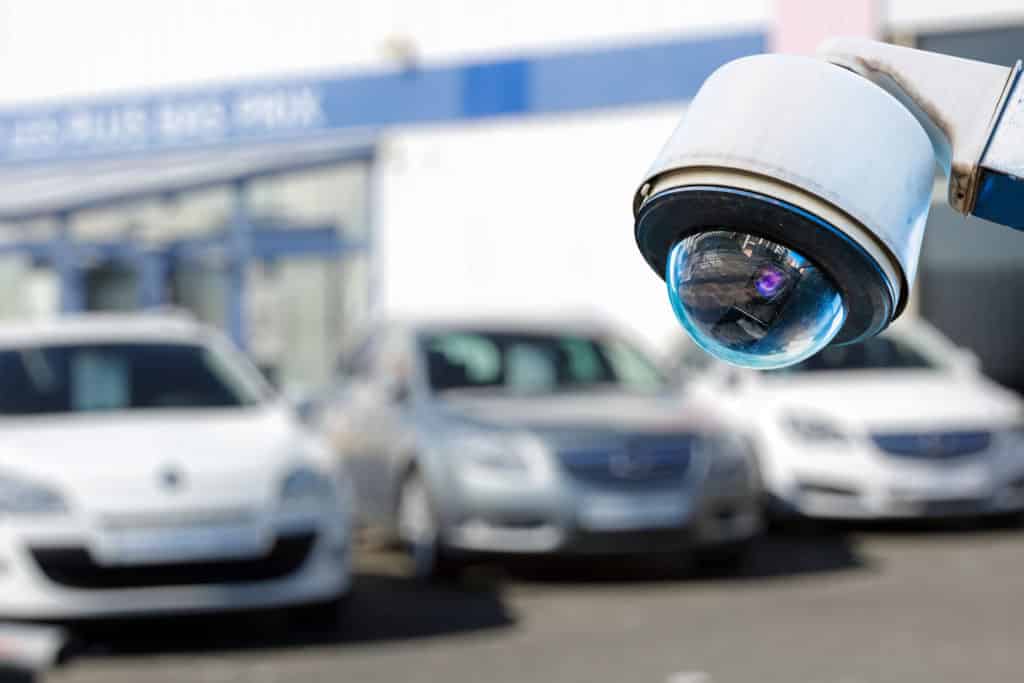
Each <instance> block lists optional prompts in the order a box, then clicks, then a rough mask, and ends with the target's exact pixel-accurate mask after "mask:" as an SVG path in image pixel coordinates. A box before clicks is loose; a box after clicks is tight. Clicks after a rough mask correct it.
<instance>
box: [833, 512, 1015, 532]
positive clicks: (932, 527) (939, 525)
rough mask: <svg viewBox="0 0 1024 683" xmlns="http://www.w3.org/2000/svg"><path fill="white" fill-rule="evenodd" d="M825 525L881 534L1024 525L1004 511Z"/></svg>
mask: <svg viewBox="0 0 1024 683" xmlns="http://www.w3.org/2000/svg"><path fill="white" fill-rule="evenodd" d="M829 528H830V529H832V530H834V531H836V532H839V533H848V532H851V531H855V532H858V533H869V534H881V535H885V534H892V535H915V536H916V535H922V536H925V535H937V536H941V535H959V534H972V535H973V534H1005V533H1007V532H1013V531H1021V530H1022V529H1024V517H1022V516H1021V515H1019V514H1006V515H993V516H988V517H946V518H941V517H938V518H921V519H906V520H877V521H874V520H873V521H861V522H832V523H830V525H829Z"/></svg>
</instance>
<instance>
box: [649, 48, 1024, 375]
mask: <svg viewBox="0 0 1024 683" xmlns="http://www.w3.org/2000/svg"><path fill="white" fill-rule="evenodd" d="M825 56H826V59H816V58H812V57H797V56H785V55H758V56H754V57H747V58H743V59H739V60H736V61H734V62H730V63H728V64H726V65H724V66H722V67H721V68H719V69H718V70H717V71H715V72H714V73H713V74H712V75H711V76H710V77H709V78H708V79H707V81H705V83H704V84H703V86H702V87H701V89H700V91H699V92H698V93H697V95H696V96H695V97H694V99H693V101H692V102H691V103H690V106H689V108H688V111H687V113H686V115H685V116H684V118H683V121H682V122H681V123H680V125H679V127H678V128H677V129H676V131H675V132H674V133H673V135H672V137H671V138H670V139H669V141H668V143H667V144H666V145H665V147H664V149H663V150H662V152H661V154H660V155H659V156H658V158H657V160H656V161H655V163H654V165H653V167H652V168H651V170H650V171H649V173H648V174H647V176H646V178H645V179H644V181H643V182H642V183H641V186H640V189H639V190H638V191H637V193H636V196H635V199H634V215H635V217H636V224H635V235H636V240H637V245H638V246H639V248H640V251H641V253H642V254H643V256H644V258H645V259H646V261H647V262H648V264H650V266H651V267H652V268H653V269H654V270H655V271H656V272H657V273H659V274H661V275H662V276H663V277H664V278H665V280H666V283H667V285H668V292H669V299H670V301H671V304H672V307H673V310H674V311H675V313H676V316H677V317H678V318H679V321H680V322H681V323H682V325H683V327H684V329H685V330H686V331H687V332H688V333H689V334H690V336H691V337H692V338H693V340H694V341H695V342H696V344H697V345H698V346H700V347H701V348H703V349H704V350H705V351H707V352H709V353H711V354H712V355H715V356H717V357H719V358H721V359H723V360H725V361H727V362H730V363H733V364H735V365H740V366H745V367H753V368H777V367H783V366H786V365H791V364H793V363H797V362H799V361H801V360H803V359H805V358H807V357H808V356H811V355H813V354H814V353H816V352H818V351H819V350H821V349H822V348H824V347H825V346H826V345H827V344H829V343H836V344H844V343H851V342H855V341H858V340H861V339H865V338H867V337H870V336H872V335H875V334H877V333H878V332H880V331H882V330H883V329H885V327H886V326H887V325H888V324H889V323H890V322H892V320H893V319H895V318H896V317H897V316H898V315H899V314H900V313H901V312H902V311H903V309H904V308H905V307H906V304H907V299H908V297H909V293H910V287H911V284H912V282H913V280H914V274H915V271H916V269H917V261H918V255H919V253H920V249H921V241H922V239H923V237H924V229H925V222H926V220H927V217H928V208H929V205H930V203H931V196H932V188H933V184H934V175H935V168H936V163H938V165H939V166H940V167H941V168H943V170H944V171H945V173H946V175H947V177H948V178H949V192H948V195H949V202H950V204H951V205H952V206H953V207H954V208H956V209H957V210H959V211H961V212H962V213H965V214H969V213H973V214H975V215H978V216H981V217H984V218H988V219H990V220H994V221H997V222H1001V223H1004V224H1007V225H1013V226H1014V227H1024V180H1022V181H1018V178H1024V86H1020V85H1019V83H1018V80H1019V79H1018V76H1019V72H1020V64H1018V65H1017V67H1016V68H1015V69H1008V68H1005V67H999V66H995V65H991V64H984V63H981V62H973V61H968V60H961V59H956V58H952V57H946V56H940V55H936V54H932V53H927V52H922V51H918V50H911V49H908V48H900V47H895V46H891V45H885V44H881V43H875V42H872V41H862V40H838V41H834V42H832V43H830V44H828V45H827V46H826V49H825Z"/></svg>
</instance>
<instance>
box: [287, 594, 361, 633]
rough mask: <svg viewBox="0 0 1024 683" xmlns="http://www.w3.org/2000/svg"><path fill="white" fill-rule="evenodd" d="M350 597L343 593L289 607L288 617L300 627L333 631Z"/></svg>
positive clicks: (338, 624) (339, 623)
mask: <svg viewBox="0 0 1024 683" xmlns="http://www.w3.org/2000/svg"><path fill="white" fill-rule="evenodd" d="M349 602H350V599H349V594H348V593H345V594H343V595H339V596H337V597H334V598H330V599H328V600H320V601H317V602H310V603H306V604H304V605H297V606H295V607H292V608H289V610H288V619H289V620H290V621H292V622H293V623H294V624H295V625H296V626H298V627H299V628H302V629H308V630H315V631H333V630H335V629H336V628H337V627H338V626H340V625H341V623H342V621H343V619H344V616H345V613H346V611H347V609H348V605H349Z"/></svg>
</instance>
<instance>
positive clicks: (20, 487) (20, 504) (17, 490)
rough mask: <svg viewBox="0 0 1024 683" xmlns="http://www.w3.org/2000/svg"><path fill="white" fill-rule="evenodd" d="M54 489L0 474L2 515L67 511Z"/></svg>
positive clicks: (50, 513)
mask: <svg viewBox="0 0 1024 683" xmlns="http://www.w3.org/2000/svg"><path fill="white" fill-rule="evenodd" d="M67 510H68V508H67V504H66V503H65V502H64V497H63V496H62V495H61V494H60V493H58V492H57V491H55V490H54V489H52V488H50V487H48V486H45V485H43V484H38V483H34V482H29V481H26V480H24V479H21V478H19V477H12V476H9V475H6V474H3V475H0V515H52V514H62V513H65V512H67Z"/></svg>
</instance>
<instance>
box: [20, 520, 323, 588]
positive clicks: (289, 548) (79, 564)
mask: <svg viewBox="0 0 1024 683" xmlns="http://www.w3.org/2000/svg"><path fill="white" fill-rule="evenodd" d="M315 542H316V534H315V533H312V532H306V533H302V534H295V535H288V536H282V537H280V538H279V539H278V540H277V542H276V543H275V544H274V547H273V548H272V549H271V550H270V552H269V553H267V554H266V555H264V556H263V557H258V558H253V559H245V560H223V561H212V562H211V561H204V562H180V563H167V564H147V565H126V566H118V567H105V566H102V565H98V564H96V563H95V562H94V561H93V559H92V556H91V555H90V554H89V551H88V549H86V548H84V547H82V546H61V547H37V548H32V549H31V552H32V557H33V558H34V559H35V561H36V564H38V565H39V568H40V569H41V570H42V572H43V574H45V575H46V577H47V578H48V579H50V581H53V582H54V583H58V584H61V585H63V586H70V587H72V588H97V589H102V588H142V587H152V586H187V585H197V584H218V583H246V582H250V581H269V580H271V579H278V578H281V577H284V576H287V575H288V574H291V573H292V572H294V571H296V570H298V569H299V567H301V566H302V564H303V563H304V562H305V561H306V557H307V556H308V555H309V552H310V550H312V548H313V544H314V543H315Z"/></svg>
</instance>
